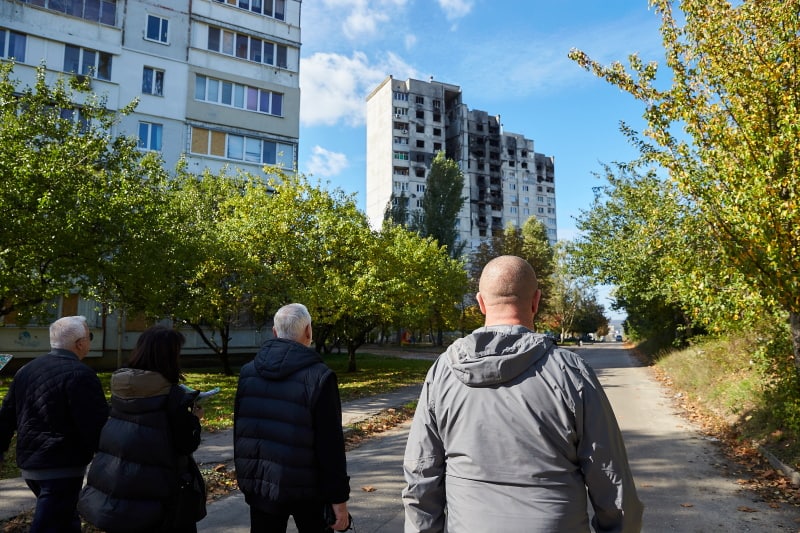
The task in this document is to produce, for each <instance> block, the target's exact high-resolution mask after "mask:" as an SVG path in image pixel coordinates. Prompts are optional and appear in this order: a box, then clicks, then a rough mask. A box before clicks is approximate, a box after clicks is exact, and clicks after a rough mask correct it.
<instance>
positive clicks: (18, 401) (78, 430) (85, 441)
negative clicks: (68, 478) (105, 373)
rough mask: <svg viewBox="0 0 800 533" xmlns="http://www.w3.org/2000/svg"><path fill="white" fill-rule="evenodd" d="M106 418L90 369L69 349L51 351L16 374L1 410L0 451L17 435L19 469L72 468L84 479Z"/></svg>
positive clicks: (100, 389) (97, 382) (100, 392)
mask: <svg viewBox="0 0 800 533" xmlns="http://www.w3.org/2000/svg"><path fill="white" fill-rule="evenodd" d="M107 419H108V403H107V402H106V398H105V395H104V394H103V387H102V385H101V384H100V380H99V379H98V377H97V374H95V372H94V370H92V369H91V368H89V367H88V366H86V365H85V364H84V363H82V362H81V361H80V359H78V356H77V355H75V354H74V353H73V352H71V351H69V350H62V349H58V348H57V349H53V350H52V351H51V352H50V353H48V354H46V355H43V356H41V357H37V358H36V359H34V360H32V361H31V362H29V363H27V364H26V365H25V366H23V367H22V368H20V369H19V370H18V371H17V374H16V376H14V381H12V383H11V387H10V388H9V391H8V394H7V395H6V398H5V400H4V401H3V407H2V408H0V452H5V451H6V450H7V449H8V446H9V444H10V442H11V437H12V436H13V435H14V431H17V466H19V467H20V468H21V469H23V470H61V471H62V473H64V472H66V471H68V470H70V469H74V470H75V472H77V475H83V474H82V471H83V469H85V468H86V465H87V464H88V463H89V461H91V460H92V455H93V454H94V452H95V450H96V449H97V442H98V439H99V437H100V430H101V429H102V427H103V424H105V422H106V420H107Z"/></svg>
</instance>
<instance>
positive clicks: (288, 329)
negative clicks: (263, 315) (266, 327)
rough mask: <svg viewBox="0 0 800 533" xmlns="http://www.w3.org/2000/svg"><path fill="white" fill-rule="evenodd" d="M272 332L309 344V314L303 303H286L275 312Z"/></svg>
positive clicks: (283, 337) (284, 337)
mask: <svg viewBox="0 0 800 533" xmlns="http://www.w3.org/2000/svg"><path fill="white" fill-rule="evenodd" d="M272 333H273V334H274V335H275V336H276V337H279V338H281V339H291V340H293V341H296V342H299V343H300V344H304V345H306V346H311V338H312V333H311V315H310V314H309V312H308V309H306V306H305V305H303V304H287V305H284V306H283V307H281V308H280V309H278V312H277V313H275V318H274V325H273V326H272Z"/></svg>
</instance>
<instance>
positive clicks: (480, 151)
mask: <svg viewBox="0 0 800 533" xmlns="http://www.w3.org/2000/svg"><path fill="white" fill-rule="evenodd" d="M441 150H444V151H445V155H446V156H447V157H448V158H450V159H453V160H455V161H456V162H457V163H458V165H459V168H460V169H461V171H462V172H463V174H464V192H463V196H464V197H466V198H467V199H468V200H467V201H466V202H465V203H464V206H463V207H462V209H461V213H460V214H459V220H458V225H459V239H460V240H462V241H466V242H467V243H468V246H470V247H472V248H475V247H477V245H478V244H479V243H480V241H482V240H484V239H486V238H488V237H491V236H492V234H493V233H496V232H498V231H502V230H503V229H504V228H505V227H506V226H507V225H508V224H509V223H511V224H513V225H515V226H522V224H524V223H525V221H526V220H527V219H528V218H529V217H531V216H535V217H536V218H537V219H539V220H540V221H541V222H542V223H543V224H544V225H545V227H546V228H547V234H548V238H549V239H550V242H551V243H555V241H556V229H557V227H556V197H555V160H554V158H553V157H548V156H545V155H544V154H539V153H536V152H535V151H534V144H533V141H532V140H530V139H527V138H525V137H524V136H523V135H520V134H516V133H509V132H504V131H503V128H502V124H501V123H500V117H499V116H492V115H489V114H488V113H487V112H485V111H478V110H470V109H469V108H468V107H467V105H466V104H465V103H464V102H463V100H462V92H461V88H460V87H459V86H457V85H451V84H447V83H441V82H437V81H433V80H431V81H428V82H425V81H420V80H414V79H408V80H396V79H394V78H393V77H392V76H388V77H387V78H386V79H384V80H383V82H381V84H380V85H378V87H376V88H375V89H374V90H373V91H372V92H371V93H370V94H369V95H368V96H367V197H366V205H367V216H368V217H369V220H370V223H371V224H372V226H373V227H375V228H378V227H380V225H381V224H382V222H383V219H384V216H385V213H386V208H387V206H388V205H389V203H390V202H393V201H398V199H399V198H401V197H406V198H407V199H408V207H409V210H414V209H418V208H419V207H420V205H421V198H422V195H424V193H425V186H426V179H427V175H428V172H429V170H430V166H431V162H432V160H433V158H434V156H435V155H436V153H437V152H439V151H441Z"/></svg>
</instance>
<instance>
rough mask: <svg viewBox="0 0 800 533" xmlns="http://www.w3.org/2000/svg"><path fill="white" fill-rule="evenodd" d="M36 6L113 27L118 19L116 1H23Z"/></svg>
mask: <svg viewBox="0 0 800 533" xmlns="http://www.w3.org/2000/svg"><path fill="white" fill-rule="evenodd" d="M22 1H23V2H26V3H29V4H33V5H35V6H39V7H44V8H46V9H52V10H53V11H58V12H59V13H66V14H67V15H72V16H74V17H80V18H82V19H86V20H91V21H94V22H100V23H101V24H106V25H108V26H113V25H114V22H115V19H116V10H117V2H116V0H22Z"/></svg>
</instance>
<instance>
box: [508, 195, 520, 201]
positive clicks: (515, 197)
mask: <svg viewBox="0 0 800 533" xmlns="http://www.w3.org/2000/svg"><path fill="white" fill-rule="evenodd" d="M510 198H511V201H512V202H516V201H517V199H518V197H517V195H516V194H512V195H511V197H510Z"/></svg>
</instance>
